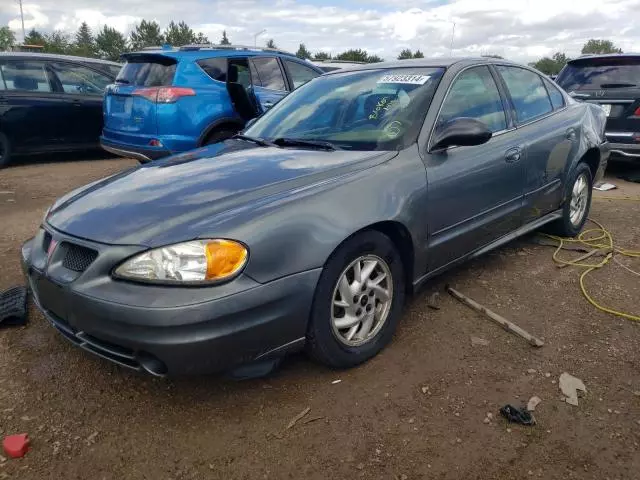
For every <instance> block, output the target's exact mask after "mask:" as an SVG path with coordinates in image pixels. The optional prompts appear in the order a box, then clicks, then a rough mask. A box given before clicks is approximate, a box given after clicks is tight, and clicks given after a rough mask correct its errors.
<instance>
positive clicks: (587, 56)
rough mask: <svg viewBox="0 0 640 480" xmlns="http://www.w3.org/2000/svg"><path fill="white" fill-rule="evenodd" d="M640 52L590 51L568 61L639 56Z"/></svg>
mask: <svg viewBox="0 0 640 480" xmlns="http://www.w3.org/2000/svg"><path fill="white" fill-rule="evenodd" d="M639 57H640V53H588V54H585V55H580V56H579V57H578V58H574V59H572V60H569V61H568V62H567V63H575V62H582V61H585V60H592V59H595V58H639Z"/></svg>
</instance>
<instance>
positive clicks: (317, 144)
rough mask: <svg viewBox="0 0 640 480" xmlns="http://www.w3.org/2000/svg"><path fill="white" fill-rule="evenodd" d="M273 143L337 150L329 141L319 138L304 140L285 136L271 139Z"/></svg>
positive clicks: (284, 145)
mask: <svg viewBox="0 0 640 480" xmlns="http://www.w3.org/2000/svg"><path fill="white" fill-rule="evenodd" d="M273 143H274V145H278V146H279V147H311V148H316V149H319V150H329V151H333V150H337V149H338V147H336V146H335V145H334V144H333V143H331V142H324V141H321V140H305V139H303V138H287V137H279V138H276V139H274V140H273Z"/></svg>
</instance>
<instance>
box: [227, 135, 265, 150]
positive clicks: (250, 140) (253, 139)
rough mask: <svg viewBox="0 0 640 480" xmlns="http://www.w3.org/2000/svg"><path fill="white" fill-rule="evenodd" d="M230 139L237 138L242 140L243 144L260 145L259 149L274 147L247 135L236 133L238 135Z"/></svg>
mask: <svg viewBox="0 0 640 480" xmlns="http://www.w3.org/2000/svg"><path fill="white" fill-rule="evenodd" d="M231 138H237V139H238V140H244V141H245V142H253V143H255V144H256V145H260V146H261V147H273V146H275V145H274V144H273V143H271V142H267V141H266V140H263V139H261V138H256V137H249V136H247V135H242V134H241V133H238V134H236V135H234V136H233V137H231Z"/></svg>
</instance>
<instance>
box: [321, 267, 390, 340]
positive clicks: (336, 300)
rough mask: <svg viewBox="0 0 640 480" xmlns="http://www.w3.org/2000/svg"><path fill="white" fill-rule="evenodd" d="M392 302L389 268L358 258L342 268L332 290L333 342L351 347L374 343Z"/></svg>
mask: <svg viewBox="0 0 640 480" xmlns="http://www.w3.org/2000/svg"><path fill="white" fill-rule="evenodd" d="M392 301H393V279H392V276H391V269H390V268H389V265H387V263H386V262H385V261H384V260H383V259H382V258H380V257H377V256H375V255H364V256H361V257H358V258H357V259H356V260H354V261H353V262H351V263H350V264H349V265H348V266H347V268H345V269H344V270H343V272H342V274H341V275H340V277H339V278H338V282H337V285H336V286H335V288H334V290H333V296H332V305H331V326H332V329H333V333H334V335H335V336H336V338H337V339H338V340H339V341H340V342H341V343H343V344H345V345H347V346H350V347H354V346H359V345H363V344H365V343H367V342H368V341H370V340H371V339H373V338H374V337H375V336H376V335H377V334H378V332H379V331H380V329H381V328H382V327H383V325H384V324H385V322H386V321H387V318H388V317H389V312H390V310H391V303H392Z"/></svg>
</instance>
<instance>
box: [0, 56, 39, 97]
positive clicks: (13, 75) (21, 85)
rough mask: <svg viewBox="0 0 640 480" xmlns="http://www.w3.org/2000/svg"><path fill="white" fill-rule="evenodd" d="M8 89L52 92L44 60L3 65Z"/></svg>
mask: <svg viewBox="0 0 640 480" xmlns="http://www.w3.org/2000/svg"><path fill="white" fill-rule="evenodd" d="M1 68H2V76H3V77H4V83H5V87H6V89H7V90H17V91H23V92H50V91H51V85H50V84H49V79H48V77H47V74H46V72H45V69H44V63H42V62H30V61H17V62H10V63H8V64H5V65H2V67H1Z"/></svg>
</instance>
